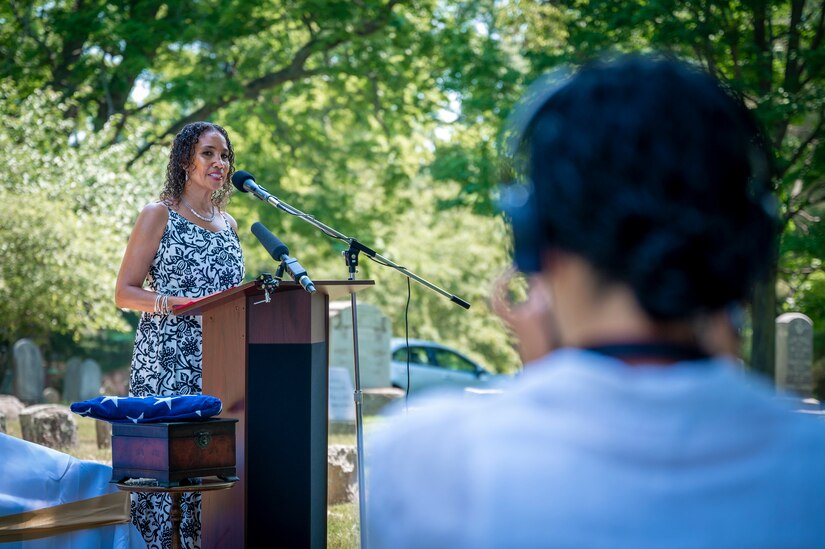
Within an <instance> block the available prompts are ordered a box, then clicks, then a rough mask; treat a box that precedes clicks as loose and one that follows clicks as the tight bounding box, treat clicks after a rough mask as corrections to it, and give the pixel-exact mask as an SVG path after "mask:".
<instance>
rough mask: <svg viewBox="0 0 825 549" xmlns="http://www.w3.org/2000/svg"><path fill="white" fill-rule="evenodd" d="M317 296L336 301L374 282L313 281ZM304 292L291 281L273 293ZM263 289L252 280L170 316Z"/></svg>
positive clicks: (193, 312)
mask: <svg viewBox="0 0 825 549" xmlns="http://www.w3.org/2000/svg"><path fill="white" fill-rule="evenodd" d="M313 284H314V285H315V288H316V290H317V293H318V294H321V295H327V296H329V299H330V300H333V299H337V298H339V297H341V296H344V295H349V294H352V293H354V292H357V291H360V290H363V289H365V288H369V287H371V286H375V281H374V280H315V281H313ZM294 291H302V292H303V291H305V290H304V288H303V287H302V286H301V285H300V284H298V283H297V282H293V281H291V280H290V281H286V280H285V281H282V282H281V283H280V284H279V286H278V288H277V289H276V290H275V292H294ZM262 295H264V291H263V289H261V288H259V287H258V281H256V280H252V281H250V282H245V283H243V284H241V285H239V286H234V287H232V288H229V289H227V290H224V291H222V292H217V293H214V294H211V295H208V296H206V297H202V298H199V299H194V300H193V301H191V302H189V303H187V304H185V305H182V306H178V307H175V308H174V310H173V311H172V314H174V315H176V316H191V315H201V314H203V312H204V311H205V310H207V309H211V308H213V307H216V306H219V305H222V304H224V303H227V302H229V301H232V300H234V299H238V298H239V297H241V296H262Z"/></svg>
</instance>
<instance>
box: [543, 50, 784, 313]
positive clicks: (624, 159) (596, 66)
mask: <svg viewBox="0 0 825 549" xmlns="http://www.w3.org/2000/svg"><path fill="white" fill-rule="evenodd" d="M527 136H528V145H527V146H528V147H529V150H530V161H529V164H530V177H531V179H532V181H533V187H534V189H533V192H534V197H535V209H536V215H537V217H538V229H537V230H538V231H539V232H540V235H541V239H542V241H543V242H542V243H541V244H540V247H541V249H546V248H553V247H555V248H557V249H561V250H566V251H568V252H571V253H575V254H577V255H579V256H581V257H583V258H585V259H586V260H587V261H588V262H589V263H590V264H591V265H593V267H594V268H595V269H596V271H597V272H598V273H599V275H600V277H601V278H602V279H603V280H604V281H606V282H610V281H619V282H622V283H625V284H627V285H629V286H630V287H631V288H632V290H633V292H634V294H635V296H636V298H637V300H638V301H639V303H640V305H641V306H642V308H643V309H644V310H645V311H646V312H647V313H648V314H649V315H651V317H653V318H656V319H661V320H677V319H683V318H689V317H691V316H693V315H695V314H699V313H704V312H709V311H716V310H720V309H722V308H724V307H725V306H727V305H728V304H730V303H732V302H737V301H744V300H746V299H747V298H748V297H750V295H749V292H750V290H751V289H752V286H753V283H754V282H755V281H756V280H757V278H758V277H760V276H762V275H763V274H764V273H765V272H766V271H767V268H768V266H769V264H770V262H771V261H773V260H774V255H773V252H772V250H774V249H775V245H774V242H775V240H774V239H775V238H776V236H777V234H778V230H777V229H778V223H777V219H776V215H775V207H774V201H773V195H772V194H771V193H770V191H769V183H770V171H771V154H770V151H769V147H768V146H767V145H766V140H765V139H764V137H763V132H762V131H760V128H759V126H758V124H757V123H756V121H755V119H754V118H753V117H752V116H751V114H750V112H749V111H748V110H747V108H746V107H745V106H744V105H743V103H742V102H741V101H739V100H738V99H737V98H735V96H734V95H733V94H732V93H731V92H730V91H729V90H727V89H725V88H724V87H723V86H722V85H721V84H720V83H719V82H718V81H717V80H716V79H714V78H712V77H711V76H710V75H708V74H707V73H705V72H703V71H701V70H699V69H698V68H695V67H693V66H692V65H689V64H687V63H685V62H681V61H678V60H675V59H668V58H662V57H654V56H642V55H631V56H625V57H621V58H614V59H612V60H608V61H595V62H593V63H592V64H590V65H588V66H586V67H584V68H582V69H581V70H580V71H579V72H578V73H577V74H576V75H575V76H574V77H572V78H571V79H570V80H569V81H568V82H567V83H566V84H564V85H563V86H562V87H561V88H560V89H559V90H558V91H557V92H555V93H554V94H553V95H552V96H551V97H550V98H549V99H548V100H547V102H546V103H545V104H544V105H543V106H542V107H541V109H540V110H539V111H538V112H537V113H536V116H535V117H534V118H533V122H532V124H531V127H530V129H529V131H528V134H527Z"/></svg>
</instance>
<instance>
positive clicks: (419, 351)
mask: <svg viewBox="0 0 825 549" xmlns="http://www.w3.org/2000/svg"><path fill="white" fill-rule="evenodd" d="M409 349H410V364H427V363H429V359H428V358H427V350H426V349H424V348H423V347H410V348H409ZM392 359H393V360H394V361H396V362H404V363H406V362H407V348H406V347H402V348H400V349H398V350H397V351H395V352H394V353H393V354H392Z"/></svg>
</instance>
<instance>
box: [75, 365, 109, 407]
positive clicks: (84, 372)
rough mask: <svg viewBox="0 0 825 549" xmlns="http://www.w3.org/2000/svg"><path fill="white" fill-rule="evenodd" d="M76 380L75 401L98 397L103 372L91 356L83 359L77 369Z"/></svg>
mask: <svg viewBox="0 0 825 549" xmlns="http://www.w3.org/2000/svg"><path fill="white" fill-rule="evenodd" d="M78 381H79V382H78V395H77V396H78V399H77V401H80V400H89V399H90V398H95V397H99V396H100V387H101V385H102V384H103V374H102V373H101V371H100V366H99V365H98V363H97V362H95V361H94V360H92V359H91V358H87V359H86V360H84V361H83V362H82V363H81V364H80V369H79V370H78ZM77 401H72V402H77Z"/></svg>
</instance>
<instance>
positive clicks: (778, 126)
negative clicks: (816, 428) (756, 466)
mask: <svg viewBox="0 0 825 549" xmlns="http://www.w3.org/2000/svg"><path fill="white" fill-rule="evenodd" d="M508 11H509V12H510V16H511V18H512V20H513V21H516V22H520V23H521V25H522V26H521V28H522V29H523V31H522V32H521V33H519V34H518V35H517V37H516V38H515V40H516V41H517V42H519V41H520V47H521V49H522V51H523V52H524V55H525V58H526V59H528V60H529V61H530V66H531V69H530V70H531V72H532V74H533V75H536V74H538V73H540V72H543V71H544V70H546V69H547V68H550V67H553V66H556V65H558V64H560V63H567V64H571V65H578V64H580V63H583V62H585V61H587V60H589V59H592V58H594V57H600V56H604V55H606V54H609V53H611V52H627V51H651V50H654V51H657V52H660V53H663V54H667V55H674V56H677V57H681V58H684V59H688V60H691V61H693V62H696V63H698V64H700V65H702V66H704V67H705V68H707V69H708V70H709V71H710V72H712V73H714V74H716V75H717V76H718V77H719V78H720V79H721V80H723V81H725V82H727V83H728V84H729V86H730V87H731V89H732V90H733V91H734V92H735V93H737V94H739V95H741V96H742V97H743V99H744V101H745V102H746V104H747V105H748V106H749V107H751V108H752V109H753V111H754V112H755V114H756V115H757V117H758V119H759V120H760V122H761V124H762V126H763V127H764V130H765V134H766V137H767V140H768V141H769V142H770V144H771V145H772V146H773V149H774V155H775V170H774V177H773V185H774V188H775V190H776V192H777V195H778V197H779V199H780V208H781V213H782V215H783V216H784V218H785V219H786V220H787V221H788V222H789V223H788V225H787V226H788V227H789V230H787V231H786V232H785V233H784V235H783V240H782V243H781V252H782V253H781V255H780V258H781V259H780V264H779V271H778V272H779V277H780V278H779V280H777V281H776V282H778V284H779V286H780V287H781V288H782V287H788V286H790V287H792V288H793V299H790V300H789V301H787V302H786V303H784V304H780V306H779V307H777V306H776V305H775V299H773V297H772V296H770V298H768V295H767V294H769V293H773V291H774V288H773V286H774V281H773V280H770V281H767V282H766V283H764V284H762V285H761V286H760V287H758V288H757V292H758V293H759V295H760V296H761V298H758V299H756V300H755V301H754V309H753V315H754V318H753V344H754V349H753V355H752V358H753V359H754V365H755V366H757V368H758V369H760V370H763V371H765V372H766V373H769V372H770V371H772V367H771V366H770V365H771V364H772V362H773V343H772V342H773V330H774V318H775V316H776V314H777V313H778V312H779V310H780V309H788V308H794V307H799V306H802V305H803V304H805V305H806V306H810V305H811V304H813V303H814V302H815V301H816V299H818V298H816V297H815V296H816V295H817V294H818V293H819V292H821V291H822V288H821V287H820V286H817V285H812V284H807V285H806V284H800V283H799V280H798V279H799V277H800V275H801V276H802V277H803V278H805V277H806V276H808V275H807V274H806V273H810V272H811V271H817V270H820V269H821V262H820V258H821V257H822V255H823V250H825V246H823V244H825V242H823V240H822V239H821V237H818V236H817V235H818V234H819V233H821V231H822V229H821V228H818V227H816V226H817V225H819V219H818V218H817V217H816V216H815V215H813V214H812V213H811V210H812V208H816V207H818V205H821V204H822V202H823V200H825V177H823V175H825V174H824V173H823V172H825V144H824V143H823V138H825V92H823V84H825V65H824V64H823V62H825V44H823V38H825V17H824V16H823V10H822V5H821V3H818V2H811V1H804V0H803V1H795V2H786V1H774V2H739V1H735V0H731V1H727V0H726V1H721V2H710V1H699V2H683V1H680V0H633V1H632V2H625V1H621V2H620V1H617V0H609V1H593V2H591V1H585V0H566V1H560V2H552V3H550V2H548V3H542V4H540V5H536V4H534V3H532V2H519V3H516V4H513V5H512V7H510V8H509V10H508ZM537 37H538V38H539V39H538V40H536V38H537ZM785 295H787V294H785ZM803 312H806V311H803ZM819 352H821V350H820V351H819Z"/></svg>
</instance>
